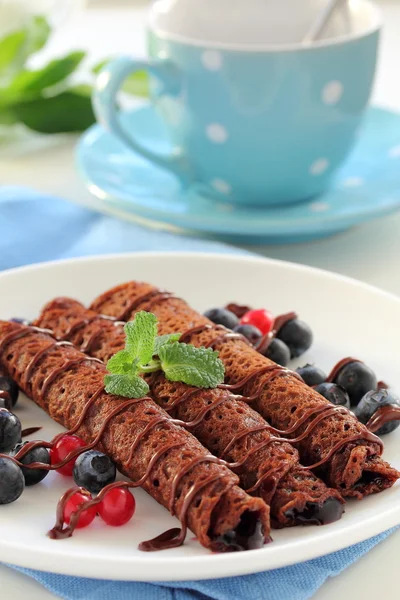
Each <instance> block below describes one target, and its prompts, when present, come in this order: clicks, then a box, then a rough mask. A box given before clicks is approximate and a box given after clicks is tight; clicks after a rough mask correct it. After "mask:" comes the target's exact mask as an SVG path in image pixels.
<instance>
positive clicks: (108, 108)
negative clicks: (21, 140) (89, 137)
mask: <svg viewBox="0 0 400 600" xmlns="http://www.w3.org/2000/svg"><path fill="white" fill-rule="evenodd" d="M188 1H189V0H181V1H180V2H179V1H178V0H163V1H160V2H158V3H156V5H155V8H153V10H152V13H151V15H150V24H149V37H148V40H149V55H150V58H149V59H148V60H135V59H132V58H127V57H121V58H119V59H116V60H114V61H113V62H111V63H109V64H108V65H107V66H106V68H105V69H104V70H103V71H102V72H101V73H100V75H99V77H98V80H97V85H96V90H95V92H94V108H95V112H96V115H97V118H98V120H99V121H100V122H101V123H102V124H103V125H104V126H106V127H107V128H108V129H110V130H111V131H112V132H114V133H115V134H116V135H117V136H118V137H119V138H120V139H121V140H122V141H123V142H124V143H125V144H127V145H128V146H129V147H130V148H131V149H132V150H133V151H134V152H137V153H140V154H141V155H143V156H144V157H145V158H146V159H148V160H150V161H152V162H153V163H155V164H156V165H158V166H160V167H163V168H166V169H168V170H170V171H172V172H173V173H174V174H175V175H176V176H177V177H178V178H179V179H180V180H181V181H182V184H183V185H186V186H190V185H192V186H197V187H199V188H200V189H201V190H202V191H203V192H204V193H206V194H207V195H208V196H211V197H213V198H215V199H216V200H218V201H224V202H229V203H232V204H241V205H249V206H265V205H270V204H286V203H291V202H297V201H301V200H306V199H309V198H310V197H313V196H317V195H318V194H321V193H322V192H323V191H324V190H326V189H327V187H329V184H330V181H331V180H332V177H333V175H334V174H335V172H336V170H337V169H338V167H339V166H340V165H341V164H342V163H343V161H344V160H345V159H346V156H347V155H348V153H349V151H350V150H351V148H352V145H353V142H354V140H355V137H356V134H357V130H358V128H359V125H360V121H361V119H362V116H363V113H364V110H365V108H366V106H367V103H368V100H369V96H370V92H371V87H372V83H373V78H374V72H375V64H376V54H377V47H378V39H379V31H380V15H379V12H378V11H377V9H376V8H375V7H374V6H373V5H371V4H370V3H369V2H367V1H366V0H358V2H356V3H354V6H355V8H354V9H350V8H349V9H348V10H349V11H353V12H351V14H348V15H347V17H346V18H345V19H343V22H344V23H347V26H348V31H346V30H344V29H343V28H341V26H340V24H338V23H336V25H335V27H336V29H335V31H333V32H331V33H330V34H329V32H328V33H327V34H326V35H327V37H325V38H323V39H320V40H318V41H317V42H315V43H313V44H311V45H308V46H304V45H302V43H301V42H300V41H299V39H300V37H299V36H300V35H301V32H299V31H296V33H295V34H294V33H293V32H286V33H285V35H282V36H281V39H284V43H281V42H279V40H278V39H275V38H276V36H277V33H276V31H277V30H279V22H278V21H277V24H276V27H273V25H274V20H273V19H272V17H271V13H269V14H268V15H264V16H262V15H260V14H258V13H257V14H253V15H250V16H249V19H248V21H246V22H245V23H244V24H243V23H241V27H240V28H236V30H235V29H234V27H232V22H233V21H232V19H231V22H230V23H228V25H230V26H231V28H230V30H229V27H228V28H227V27H225V25H226V23H225V20H227V21H229V18H228V17H229V15H231V14H232V11H229V10H227V11H226V12H225V16H224V14H221V11H219V12H218V11H217V12H218V14H216V15H214V16H215V19H214V20H213V19H212V17H211V16H210V11H212V10H213V8H212V7H214V9H215V8H216V7H217V8H218V6H219V7H220V5H219V2H222V5H223V4H226V0H212V1H211V2H210V1H209V0H207V2H206V0H201V2H200V4H201V6H202V7H203V11H202V12H201V13H198V14H197V15H196V14H194V15H193V14H192V13H193V12H194V10H193V6H192V13H191V12H190V11H187V10H186V11H185V12H182V11H181V13H179V11H178V13H176V12H175V13H174V10H173V9H176V7H177V6H178V7H182V5H183V4H182V3H185V6H186V8H187V6H188V5H187V2H188ZM304 1H305V0H304ZM310 1H311V0H310ZM196 2H197V3H199V0H190V4H191V5H193V4H196ZM204 2H206V4H207V9H205V7H204ZM229 2H230V4H229V5H230V6H231V7H232V2H233V0H229ZM247 2H248V3H249V6H250V5H251V4H252V3H253V4H254V2H255V4H257V5H258V8H259V7H260V5H261V4H262V5H263V6H264V7H265V6H266V5H269V6H270V10H271V11H272V10H273V9H272V7H273V5H275V9H276V10H277V7H276V5H277V4H279V5H280V6H281V9H282V7H283V8H287V7H285V6H284V5H285V4H288V0H285V1H284V0H282V2H281V1H280V2H279V3H276V0H274V1H273V2H269V0H263V2H260V0H246V5H247ZM289 3H290V2H289ZM200 4H198V5H200ZM292 4H293V6H296V5H297V6H299V5H300V4H301V9H302V11H301V13H299V15H300V14H302V15H303V14H304V6H303V1H302V2H301V3H299V2H298V0H295V1H292ZM160 5H161V8H160ZM166 5H169V6H166ZM352 5H353V3H349V6H352ZM242 7H243V4H242ZM275 9H274V10H275ZM233 12H234V11H233ZM201 14H206V15H207V19H204V18H203V20H202V19H201V18H200V15H201ZM182 15H184V16H185V18H182ZM188 15H189V17H190V16H191V18H189V17H188ZM246 15H247V13H246ZM257 15H258V19H255V17H257ZM267 17H270V18H269V20H268V19H267ZM217 18H218V19H220V20H221V21H220V22H219V27H216V26H215V20H216V19H217ZM251 18H252V19H253V22H252V25H251V22H250V19H251ZM299 19H300V17H299ZM222 20H223V21H222ZM287 20H288V19H286V21H287ZM260 21H263V23H264V24H265V23H266V22H268V23H269V26H268V27H262V28H260V27H258V28H257V27H256V26H255V23H256V22H260ZM210 22H211V23H214V30H213V31H211V32H210V31H207V27H209V25H207V23H208V24H209V23H210ZM292 22H293V21H291V23H292ZM271 23H272V25H271ZM349 23H350V25H349ZM249 24H250V25H249ZM227 29H228V30H229V31H228V33H227ZM265 30H267V39H265V40H264V41H263V37H262V36H265V35H266V34H265ZM246 32H247V33H246ZM278 33H279V32H278ZM247 34H248V37H247V38H246V35H247ZM274 36H275V37H274ZM285 36H286V38H290V39H293V38H296V41H292V42H291V41H290V39H289V41H288V40H287V39H286V38H285ZM278 37H279V35H278ZM221 39H222V40H223V41H218V40H221ZM268 39H272V43H271V42H269V41H268ZM235 40H236V41H235ZM142 70H147V71H148V72H149V73H150V76H151V102H152V103H153V105H154V108H155V110H156V111H158V112H159V114H160V115H161V117H162V119H163V121H164V123H165V126H166V129H167V132H168V134H169V136H170V139H171V142H172V147H171V148H172V149H171V153H170V154H168V155H166V154H156V153H155V152H154V151H151V150H149V149H146V148H145V147H143V146H142V145H141V143H140V140H138V139H136V138H135V131H125V130H123V129H122V127H121V125H120V122H119V118H118V110H117V108H116V95H117V93H118V91H119V89H120V88H121V86H122V84H123V82H124V80H125V78H126V77H127V76H128V75H130V74H131V73H133V72H137V71H142Z"/></svg>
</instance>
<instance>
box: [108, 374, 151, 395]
mask: <svg viewBox="0 0 400 600" xmlns="http://www.w3.org/2000/svg"><path fill="white" fill-rule="evenodd" d="M104 385H105V390H106V392H107V393H108V394H113V395H115V396H123V397H124V398H143V396H146V394H147V393H148V392H149V386H148V385H147V383H146V382H145V381H144V380H143V379H142V378H141V377H138V376H133V377H131V376H130V375H116V374H114V375H106V376H105V377H104Z"/></svg>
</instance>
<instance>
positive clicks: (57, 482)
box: [0, 253, 400, 581]
mask: <svg viewBox="0 0 400 600" xmlns="http://www.w3.org/2000/svg"><path fill="white" fill-rule="evenodd" d="M133 278H134V279H139V280H144V281H149V282H152V283H154V284H157V285H159V286H161V287H166V288H169V289H171V290H173V291H174V292H177V293H178V294H179V295H181V296H183V297H185V298H186V299H187V300H188V301H189V302H190V303H192V304H193V305H194V306H195V307H197V308H198V309H200V310H204V309H205V308H207V307H211V306H218V305H222V304H224V303H226V302H227V301H232V300H235V301H238V302H239V303H248V304H251V305H254V306H258V307H260V306H265V307H268V308H269V309H271V310H272V311H273V312H275V313H279V312H285V311H288V310H290V309H295V310H296V311H298V312H299V313H300V315H301V317H302V318H303V319H304V320H305V321H307V322H309V323H310V325H311V326H312V328H313V330H314V333H315V343H314V346H313V348H312V349H311V351H309V352H308V354H307V355H306V356H303V357H302V358H301V360H300V362H301V363H305V362H307V361H308V362H313V361H315V362H317V363H318V365H320V366H321V367H322V368H325V369H326V370H328V369H329V368H330V367H331V366H332V365H333V364H334V363H335V362H336V361H337V360H338V359H340V358H342V357H344V356H348V355H353V356H357V357H359V358H362V359H363V360H365V361H366V362H367V363H368V364H369V365H371V366H372V367H373V368H374V369H375V370H376V371H377V373H378V375H379V378H380V379H383V380H385V381H387V382H388V383H390V384H391V385H392V386H393V388H394V389H395V390H396V391H397V392H400V376H399V372H398V340H399V338H400V300H399V299H397V298H395V297H393V296H390V295H388V294H385V293H384V292H381V291H379V290H377V289H374V288H371V287H368V286H366V285H363V284H361V283H358V282H356V281H352V280H349V279H346V278H343V277H339V276H338V275H333V274H330V273H325V272H323V271H318V270H315V269H310V268H307V267H302V266H299V265H293V264H289V263H284V262H278V261H272V260H265V259H258V258H252V257H250V258H248V257H243V258H242V257H229V256H228V257H227V256H221V255H206V254H181V253H180V254H154V253H147V254H139V253H138V254H132V255H122V256H121V255H120V256H109V257H94V258H85V259H81V260H70V261H65V262H58V263H49V264H42V265H36V266H31V267H27V268H22V269H16V270H13V271H9V272H3V273H1V274H0V289H1V293H0V317H1V318H5V319H7V318H10V317H12V316H24V317H27V318H33V317H35V316H36V315H37V313H38V311H39V309H40V308H41V306H42V305H43V304H44V303H45V302H47V301H48V300H49V299H51V298H53V297H55V296H60V295H69V296H72V297H75V298H78V299H79V300H81V301H83V302H86V303H88V302H90V301H91V300H92V299H93V298H94V297H95V296H96V295H98V294H99V293H100V292H102V291H103V290H105V289H107V288H108V287H110V286H112V285H115V284H117V283H121V282H123V281H127V280H129V279H133ZM17 412H18V415H19V417H20V418H21V420H22V423H23V427H30V426H34V425H42V426H43V432H41V433H43V436H41V437H43V438H44V439H50V438H51V437H52V436H53V435H54V434H55V433H57V432H59V431H60V430H61V428H60V427H59V426H58V425H56V424H54V423H53V422H52V421H51V420H50V419H49V418H48V417H47V416H46V415H45V414H44V413H43V412H42V411H41V410H40V409H39V408H38V407H36V406H35V405H34V404H33V403H32V402H31V401H29V400H27V399H26V400H25V399H22V400H21V401H20V404H19V408H18V411H17ZM385 441H386V450H385V457H386V458H387V459H388V460H389V461H390V462H391V463H392V464H393V465H394V466H395V467H397V468H400V428H399V429H398V430H397V431H396V432H394V433H393V434H391V435H389V436H387V438H386V440H385ZM70 485H71V482H70V480H65V479H63V478H62V477H61V476H59V475H57V474H56V473H50V475H49V476H48V477H47V478H46V479H45V480H44V482H43V483H42V484H40V485H38V486H36V487H32V488H28V489H27V490H26V491H25V492H24V494H23V496H22V497H21V498H20V499H19V500H18V501H17V502H15V503H14V504H11V505H8V506H2V507H0V531H1V536H0V561H3V562H7V563H11V564H16V565H20V566H24V567H31V568H34V569H41V570H46V571H53V572H57V573H64V574H68V575H81V576H87V577H98V578H109V579H124V580H141V581H162V580H184V579H206V578H213V577H226V576H230V575H242V574H245V573H253V572H257V571H262V570H266V569H272V568H275V567H282V566H285V565H289V564H293V563H295V562H300V561H304V560H307V559H310V558H314V557H317V556H321V555H323V554H326V553H329V552H333V551H335V550H338V549H340V548H344V547H346V546H349V545H351V544H354V543H356V542H359V541H361V540H364V539H366V538H368V537H371V536H373V535H375V534H377V533H379V532H382V531H384V530H386V529H388V528H389V527H391V526H394V525H397V524H399V523H400V484H396V485H395V486H394V487H393V488H392V489H390V490H387V491H385V492H383V493H382V494H379V495H377V496H373V497H369V498H366V499H365V500H363V501H362V502H350V503H348V505H347V508H346V514H345V515H344V517H343V518H342V519H341V520H340V521H339V522H337V523H334V524H332V525H328V526H325V527H306V528H301V527H297V528H293V529H288V530H284V531H276V532H274V535H273V537H274V542H273V543H272V544H269V545H268V546H266V547H265V548H263V549H261V550H254V551H252V552H240V553H233V554H225V555H224V554H221V555H216V554H211V553H209V552H207V551H206V550H204V549H203V548H201V547H200V546H199V544H198V543H197V542H196V541H194V540H193V539H191V537H192V536H191V535H189V536H188V540H187V543H186V544H185V545H184V546H183V547H181V548H177V549H174V550H168V551H164V552H159V553H148V554H147V553H142V552H139V551H138V550H137V546H138V543H139V542H140V541H142V540H144V539H149V538H150V537H153V536H155V535H157V534H158V533H160V532H162V531H164V530H165V529H167V528H169V527H171V526H174V525H175V523H176V521H175V519H174V518H173V517H171V516H170V515H169V514H168V512H167V511H166V510H165V509H164V508H162V507H161V506H159V505H158V504H157V503H156V502H155V501H154V500H153V499H152V498H151V497H150V496H148V495H147V494H145V493H144V492H142V491H141V490H139V491H135V496H136V499H137V512H136V514H135V516H134V518H133V519H132V521H131V522H130V523H129V525H127V526H125V527H123V528H116V529H115V528H111V527H106V526H103V525H102V524H101V523H100V520H96V521H97V522H96V523H95V524H93V525H91V526H90V527H89V528H87V529H84V530H80V531H78V532H76V534H75V536H74V537H73V538H71V539H68V540H60V541H53V540H50V539H48V538H47V537H46V535H45V534H46V531H48V529H49V528H50V527H51V526H52V525H53V524H54V515H55V507H56V504H57V500H58V498H59V497H60V495H61V494H62V493H63V491H65V489H67V487H69V486H70Z"/></svg>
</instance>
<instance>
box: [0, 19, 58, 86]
mask: <svg viewBox="0 0 400 600" xmlns="http://www.w3.org/2000/svg"><path fill="white" fill-rule="evenodd" d="M49 35H50V25H49V24H48V22H47V20H46V19H45V18H44V17H40V16H36V17H32V19H30V21H29V23H28V24H27V25H26V27H24V28H23V29H20V30H18V31H13V32H12V33H10V34H8V35H7V36H5V37H4V38H3V39H1V40H0V75H1V77H2V79H4V78H5V77H10V76H12V75H14V74H15V73H16V72H18V71H19V70H20V69H22V68H23V66H24V64H25V62H26V60H27V59H28V57H29V56H30V55H31V54H33V53H34V52H37V51H38V50H41V48H43V46H44V45H45V44H46V42H47V40H48V38H49Z"/></svg>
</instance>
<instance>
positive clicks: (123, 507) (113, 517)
mask: <svg viewBox="0 0 400 600" xmlns="http://www.w3.org/2000/svg"><path fill="white" fill-rule="evenodd" d="M135 507H136V502H135V498H134V496H132V494H131V493H130V491H129V490H128V489H126V488H123V487H117V488H113V489H111V490H110V491H109V492H107V493H106V495H105V496H104V498H103V500H102V501H101V502H100V504H99V506H98V512H99V515H100V517H101V518H102V519H103V521H104V522H105V523H107V525H112V527H119V526H120V525H125V523H127V522H128V521H130V520H131V518H132V517H133V515H134V512H135Z"/></svg>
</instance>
